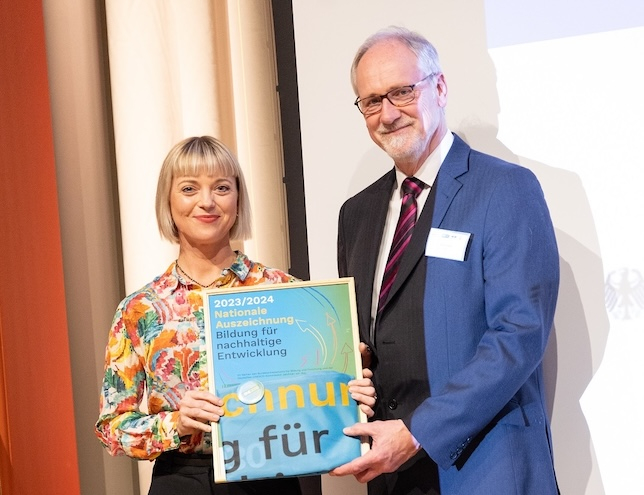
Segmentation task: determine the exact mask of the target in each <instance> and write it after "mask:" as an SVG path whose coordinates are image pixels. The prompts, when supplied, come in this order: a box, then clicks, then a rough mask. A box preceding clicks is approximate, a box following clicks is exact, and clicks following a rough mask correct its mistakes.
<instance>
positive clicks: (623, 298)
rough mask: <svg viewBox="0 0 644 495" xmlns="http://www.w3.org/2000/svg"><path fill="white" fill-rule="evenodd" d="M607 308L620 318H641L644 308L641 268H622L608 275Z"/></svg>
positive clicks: (605, 286)
mask: <svg viewBox="0 0 644 495" xmlns="http://www.w3.org/2000/svg"><path fill="white" fill-rule="evenodd" d="M604 298H605V301H606V309H607V310H608V312H609V313H610V315H611V316H613V317H615V318H618V319H620V320H632V319H634V318H639V317H640V316H642V314H643V312H644V311H643V310H644V277H643V276H642V274H641V273H640V272H639V270H634V269H632V268H620V269H619V270H615V271H613V272H611V273H609V274H608V275H607V276H606V283H605V284H604Z"/></svg>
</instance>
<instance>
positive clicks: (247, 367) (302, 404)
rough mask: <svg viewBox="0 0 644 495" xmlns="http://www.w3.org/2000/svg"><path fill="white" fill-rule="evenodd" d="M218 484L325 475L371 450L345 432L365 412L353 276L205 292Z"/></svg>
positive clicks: (214, 450) (215, 465) (360, 418)
mask: <svg viewBox="0 0 644 495" xmlns="http://www.w3.org/2000/svg"><path fill="white" fill-rule="evenodd" d="M204 311H205V315H204V317H205V328H206V347H207V349H206V354H207V357H208V373H209V386H210V391H211V392H212V393H213V394H215V395H217V396H218V397H221V398H222V399H223V400H224V410H225V414H224V416H223V417H222V418H221V419H220V420H219V422H218V423H213V424H212V425H213V456H214V468H215V481H216V482H229V481H243V480H251V479H260V478H274V477H281V476H300V475H310V474H316V473H325V472H328V471H330V470H331V469H333V468H335V467H337V466H340V465H342V464H344V463H346V462H349V461H350V460H352V459H354V458H356V457H358V456H360V455H361V454H362V453H363V452H364V451H365V450H367V449H368V444H367V443H366V442H362V441H361V440H360V439H357V438H352V437H348V436H346V435H344V434H343V433H342V429H343V428H344V427H345V426H349V425H352V424H354V423H356V422H365V421H366V420H367V419H366V416H365V415H364V413H362V411H360V408H359V407H358V404H357V403H356V402H355V401H354V400H353V399H352V398H351V397H350V395H349V392H348V386H347V382H348V381H349V380H351V379H353V378H361V377H362V364H361V357H360V352H359V349H358V344H359V337H358V325H357V317H356V305H355V291H354V283H353V278H341V279H335V280H328V281H322V282H295V283H288V284H275V285H256V286H252V287H235V288H227V289H211V290H206V291H204Z"/></svg>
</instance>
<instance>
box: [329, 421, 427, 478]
mask: <svg viewBox="0 0 644 495" xmlns="http://www.w3.org/2000/svg"><path fill="white" fill-rule="evenodd" d="M344 434H345V435H349V436H352V437H359V436H370V437H371V438H372V439H373V442H372V444H371V450H370V451H369V452H367V453H366V454H365V455H363V456H361V457H358V458H357V459H354V460H353V461H351V462H348V463H347V464H344V465H342V466H340V467H337V468H335V469H334V470H333V471H331V472H330V473H329V474H330V475H331V476H346V475H348V474H352V475H354V476H355V477H356V479H357V480H358V481H359V482H360V483H366V482H367V481H371V480H372V479H374V478H375V477H376V476H378V475H380V474H382V473H391V472H393V471H395V470H396V469H398V468H399V467H400V466H402V465H403V464H404V463H405V462H406V461H407V460H409V459H411V458H412V457H413V455H414V454H415V453H416V452H418V450H419V447H417V446H416V445H417V442H415V441H414V437H413V436H412V434H411V432H410V431H409V430H408V429H407V427H406V426H405V423H403V422H402V420H400V419H394V420H388V421H374V422H373V423H366V424H364V423H357V424H355V425H353V426H350V427H348V428H345V429H344Z"/></svg>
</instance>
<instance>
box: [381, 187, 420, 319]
mask: <svg viewBox="0 0 644 495" xmlns="http://www.w3.org/2000/svg"><path fill="white" fill-rule="evenodd" d="M424 187H425V183H424V182H423V181H421V180H419V179H417V178H416V177H407V178H406V179H405V180H404V181H403V183H402V192H403V197H402V203H401V206H400V217H399V218H398V224H397V225H396V231H395V232H394V238H393V241H392V242H391V250H390V251H389V258H388V259H387V265H386V266H385V273H384V275H383V277H382V286H381V287H380V296H379V297H378V312H380V311H381V310H382V307H383V305H384V304H385V301H386V300H387V296H388V295H389V291H390V290H391V286H392V285H393V284H394V279H395V278H396V273H397V272H398V266H399V265H400V259H401V258H402V255H403V252H404V251H405V248H406V247H407V245H408V244H409V241H410V240H411V234H412V232H413V231H414V225H416V210H417V207H416V198H417V197H418V195H419V194H420V193H421V191H422V190H423V188H424Z"/></svg>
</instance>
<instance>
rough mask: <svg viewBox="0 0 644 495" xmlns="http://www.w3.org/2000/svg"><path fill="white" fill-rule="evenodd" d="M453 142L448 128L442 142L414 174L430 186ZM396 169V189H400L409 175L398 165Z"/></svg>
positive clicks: (452, 136)
mask: <svg viewBox="0 0 644 495" xmlns="http://www.w3.org/2000/svg"><path fill="white" fill-rule="evenodd" d="M453 143H454V135H453V134H452V133H451V132H450V131H449V130H448V131H447V132H446V133H445V136H444V137H443V139H441V142H440V143H439V144H438V146H437V147H436V149H434V151H432V152H431V154H430V155H429V156H428V157H427V160H425V162H424V163H423V164H422V165H421V166H420V168H419V169H418V171H417V172H416V173H415V174H414V177H416V178H417V179H420V180H422V181H423V182H424V183H425V184H428V185H430V186H431V185H432V184H434V181H435V180H436V176H437V175H438V170H439V169H440V168H441V165H442V164H443V160H445V157H446V156H447V153H449V150H450V148H451V147H452V144H453ZM395 169H396V184H397V185H396V189H400V186H401V184H402V183H403V181H404V180H405V179H406V178H407V176H406V175H405V174H404V173H403V172H401V171H400V170H399V169H398V167H395Z"/></svg>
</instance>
